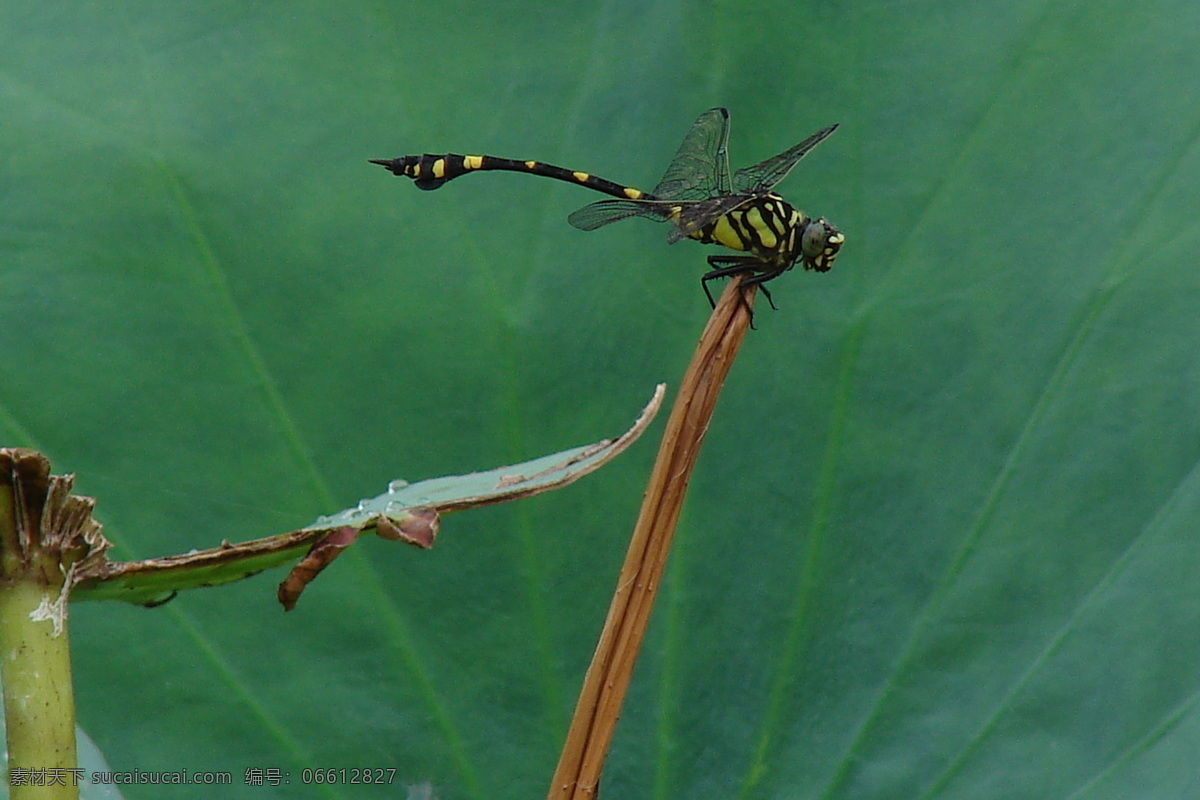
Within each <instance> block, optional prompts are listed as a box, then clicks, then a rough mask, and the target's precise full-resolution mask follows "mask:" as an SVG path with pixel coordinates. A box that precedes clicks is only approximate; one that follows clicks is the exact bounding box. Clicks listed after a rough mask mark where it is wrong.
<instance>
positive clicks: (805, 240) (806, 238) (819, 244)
mask: <svg viewBox="0 0 1200 800" xmlns="http://www.w3.org/2000/svg"><path fill="white" fill-rule="evenodd" d="M845 241H846V237H845V236H843V235H842V232H841V231H839V230H838V229H837V228H835V227H834V226H833V224H832V223H830V222H828V221H827V220H826V219H825V218H824V217H820V218H819V219H816V220H813V221H812V222H811V223H809V224H808V226H807V227H806V228H805V229H804V234H803V235H802V236H801V237H800V249H801V252H802V253H803V254H804V256H803V261H804V266H805V267H806V268H808V269H814V270H816V271H817V272H828V271H829V269H830V268H831V267H832V266H833V260H834V259H835V258H837V254H838V250H841V249H842V244H843V243H844V242H845Z"/></svg>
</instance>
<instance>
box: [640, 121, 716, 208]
mask: <svg viewBox="0 0 1200 800" xmlns="http://www.w3.org/2000/svg"><path fill="white" fill-rule="evenodd" d="M728 142H729V112H728V111H727V110H725V109H724V108H710V109H709V110H708V111H705V112H704V113H703V114H701V115H700V116H699V117H697V118H696V121H695V122H693V123H692V129H691V130H690V131H688V134H687V136H685V137H684V138H683V143H682V144H680V145H679V150H678V152H676V153H675V158H674V160H672V161H671V166H669V167H667V171H666V173H665V174H664V175H663V176H662V180H660V181H659V182H658V185H657V186H655V187H654V190H653V191H651V192H650V194H652V195H654V196H655V197H656V198H659V199H663V200H707V199H708V198H710V197H715V196H717V195H724V194H729V193H730V183H729V149H728Z"/></svg>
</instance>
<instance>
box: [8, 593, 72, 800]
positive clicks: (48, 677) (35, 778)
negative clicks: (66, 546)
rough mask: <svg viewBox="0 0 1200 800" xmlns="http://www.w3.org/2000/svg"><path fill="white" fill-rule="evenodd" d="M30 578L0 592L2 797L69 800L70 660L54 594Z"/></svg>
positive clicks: (56, 594)
mask: <svg viewBox="0 0 1200 800" xmlns="http://www.w3.org/2000/svg"><path fill="white" fill-rule="evenodd" d="M55 571H57V570H55ZM38 572H39V571H38V570H33V571H32V572H31V573H29V574H27V575H26V576H25V577H23V578H19V579H17V580H15V581H11V582H8V583H7V584H6V585H2V586H0V681H3V684H4V716H5V722H6V724H7V726H8V779H9V797H11V798H12V800H34V798H36V799H37V800H65V799H66V798H72V799H73V800H74V799H76V798H78V797H79V788H78V786H76V776H77V775H78V774H79V773H78V772H77V771H76V767H77V761H76V757H75V705H74V697H73V692H72V689H71V656H70V650H69V645H68V640H67V631H66V619H65V608H63V607H62V606H59V605H58V602H59V598H60V592H61V589H62V587H61V585H60V586H53V585H46V584H45V583H44V582H42V581H41V580H39V579H38ZM53 609H57V615H61V616H60V618H59V619H58V620H57V621H56V620H55V619H51V618H48V617H53V616H56V614H55V613H53V611H52V610H53ZM48 611H51V613H50V614H47V612H48ZM56 627H58V631H57V633H56V631H55V628H56Z"/></svg>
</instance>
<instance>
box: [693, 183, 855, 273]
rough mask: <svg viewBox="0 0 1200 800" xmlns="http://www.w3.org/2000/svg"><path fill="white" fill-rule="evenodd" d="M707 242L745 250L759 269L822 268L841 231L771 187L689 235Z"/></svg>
mask: <svg viewBox="0 0 1200 800" xmlns="http://www.w3.org/2000/svg"><path fill="white" fill-rule="evenodd" d="M688 235H689V236H690V237H691V238H693V239H696V240H697V241H701V242H704V243H706V244H719V245H723V246H725V247H728V248H729V249H731V250H740V251H742V252H746V253H749V254H750V255H752V256H754V257H755V258H757V259H759V260H760V261H762V262H763V268H764V271H772V272H773V271H783V270H786V269H790V268H791V267H792V266H793V265H794V264H795V263H796V262H797V261H803V263H804V268H805V269H814V270H817V271H818V272H825V271H827V270H828V269H829V268H830V267H831V266H832V265H833V259H834V258H835V257H836V256H837V251H838V249H839V248H840V247H841V245H842V240H843V237H842V234H841V233H840V232H839V231H838V230H837V229H836V228H835V227H833V225H831V224H829V223H828V222H826V221H825V219H824V218H820V219H816V220H813V219H811V218H810V217H809V216H808V215H806V214H805V213H804V212H803V211H801V210H800V209H798V208H796V207H795V206H793V205H792V204H791V203H788V202H787V201H786V200H784V199H783V198H782V197H780V196H779V195H777V194H775V193H774V192H767V193H765V194H762V195H758V196H752V197H750V198H749V199H747V201H746V202H744V203H742V204H741V205H739V206H738V207H736V208H734V209H733V210H732V211H729V212H728V213H726V214H724V215H723V216H721V217H718V218H717V219H715V220H713V221H712V222H710V223H708V224H707V225H704V226H702V227H700V228H699V229H697V230H695V231H693V232H692V233H690V234H688Z"/></svg>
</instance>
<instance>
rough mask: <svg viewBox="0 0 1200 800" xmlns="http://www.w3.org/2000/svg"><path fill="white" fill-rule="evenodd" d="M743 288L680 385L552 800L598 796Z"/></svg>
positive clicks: (738, 332) (735, 344) (737, 288)
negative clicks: (610, 747) (605, 762)
mask: <svg viewBox="0 0 1200 800" xmlns="http://www.w3.org/2000/svg"><path fill="white" fill-rule="evenodd" d="M741 284H742V278H741V277H740V276H739V277H736V278H734V279H733V280H732V281H730V283H729V286H727V287H726V288H725V292H724V293H723V294H722V295H721V299H720V301H718V303H717V307H716V308H715V309H714V310H713V313H712V316H711V317H710V318H709V321H708V325H707V326H706V327H705V329H704V333H703V334H701V336H700V342H699V344H698V345H697V347H696V353H695V355H694V356H693V357H692V362H691V364H690V365H689V366H688V370H687V373H686V374H685V375H684V378H683V382H682V383H681V384H680V387H679V393H678V395H677V396H676V398H675V405H674V407H673V408H672V409H671V416H670V418H669V419H668V420H667V428H666V431H665V432H664V433H663V440H662V444H661V445H660V446H659V450H658V459H657V460H656V461H655V464H654V470H653V472H652V473H651V475H650V483H649V486H648V487H647V489H646V494H645V497H644V498H643V500H642V510H641V512H640V513H639V515H638V520H637V524H636V525H635V527H634V530H633V538H632V539H631V541H630V543H629V550H628V552H627V553H626V555H625V563H624V565H623V566H622V567H621V574H620V577H619V578H618V579H617V588H616V591H615V592H614V594H613V599H612V603H611V605H610V606H609V609H608V617H607V618H606V619H605V621H604V628H603V630H602V631H601V632H600V641H599V642H598V643H597V645H596V652H595V654H594V655H593V656H592V663H591V665H590V666H589V667H588V671H587V675H586V676H585V678H584V682H583V688H582V690H581V691H580V694H579V701H578V703H577V704H576V706H575V716H574V717H573V718H572V720H571V727H570V730H569V731H568V733H567V740H566V743H565V744H564V745H563V751H562V755H561V756H560V757H559V762H558V768H557V769H556V770H555V772H554V779H553V780H552V782H551V784H550V793H549V800H589V799H590V798H593V797H594V796H595V792H596V786H597V784H598V783H599V780H600V773H601V770H602V769H603V767H604V760H605V757H606V756H607V755H608V748H609V745H610V744H611V742H612V736H613V731H614V729H615V728H616V724H617V719H618V717H619V716H620V711H621V703H622V701H623V700H624V699H625V691H626V689H627V688H628V687H629V680H630V677H631V676H632V674H633V665H634V661H635V660H636V659H637V653H638V649H639V648H640V647H641V644H642V638H643V637H644V635H645V633H646V626H647V623H648V622H649V619H650V609H651V606H652V605H653V603H654V596H655V593H656V592H657V591H658V586H659V582H660V580H661V578H662V573H663V567H664V565H665V564H666V560H667V549H668V548H669V547H670V545H671V537H672V535H673V534H674V532H675V523H676V522H677V521H678V519H679V512H680V509H681V507H682V505H683V497H684V493H685V492H686V490H687V485H688V480H689V478H690V477H691V474H692V467H693V466H694V465H695V463H696V457H697V455H698V454H699V452H700V443H701V441H703V439H704V434H705V432H706V431H707V430H708V422H709V419H710V418H711V417H712V412H713V408H714V407H715V406H716V403H717V396H718V394H719V393H720V390H721V386H722V384H723V383H724V382H725V376H726V375H727V374H728V372H729V368H730V367H731V366H732V365H733V359H734V357H735V356H736V354H737V351H738V348H739V347H740V346H741V343H742V339H743V338H744V337H745V335H746V330H747V329H748V328H749V325H750V317H751V309H750V304H751V303H752V302H753V299H754V290H753V288H751V289H742V286H741ZM743 298H744V299H743Z"/></svg>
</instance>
